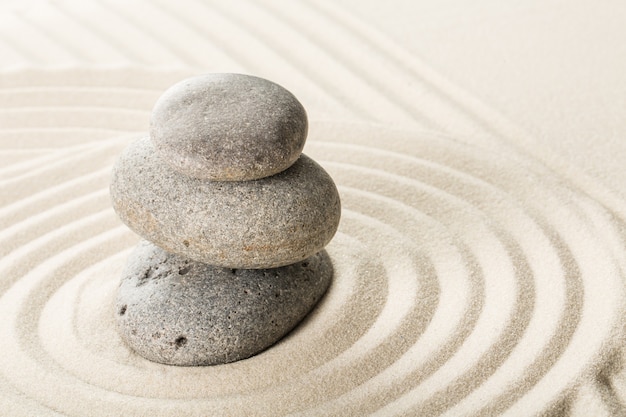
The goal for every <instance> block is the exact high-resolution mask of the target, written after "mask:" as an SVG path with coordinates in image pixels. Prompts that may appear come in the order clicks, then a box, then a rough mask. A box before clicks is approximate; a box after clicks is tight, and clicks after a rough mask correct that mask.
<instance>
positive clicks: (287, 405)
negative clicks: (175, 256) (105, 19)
mask: <svg viewBox="0 0 626 417" xmlns="http://www.w3.org/2000/svg"><path fill="white" fill-rule="evenodd" d="M86 74H87V72H85V73H84V74H83V75H84V78H80V77H79V78H78V79H76V78H74V79H73V82H72V84H71V85H70V86H68V85H67V84H65V85H64V84H63V82H65V81H64V79H63V77H59V78H58V80H57V81H58V85H55V84H54V83H55V82H56V81H55V79H54V77H49V78H46V82H45V83H47V84H46V85H41V86H40V87H38V86H37V85H35V86H30V87H27V88H26V87H25V88H20V87H19V82H17V83H13V84H11V85H9V86H4V87H3V89H0V98H2V100H3V106H1V107H0V108H1V110H0V120H2V121H3V124H2V129H0V158H2V161H3V165H2V168H1V169H0V189H1V191H2V193H1V195H0V202H1V206H0V225H1V227H2V229H1V230H0V251H1V252H0V256H1V258H0V276H1V277H2V279H1V280H0V317H2V318H3V319H2V321H0V335H1V337H0V351H1V352H2V355H0V379H1V381H0V410H2V411H3V412H5V414H7V415H12V416H32V415H37V416H46V415H51V416H58V415H63V416H66V415H68V416H85V417H86V416H111V415H125V416H144V415H152V416H180V415H186V416H205V415H268V416H269V415H283V414H296V415H298V414H301V415H333V416H335V415H347V416H362V415H369V414H372V415H380V416H389V415H428V416H431V415H433V416H434V415H448V416H458V415H499V414H502V415H511V416H527V415H535V414H539V413H543V412H548V413H551V414H552V415H578V416H583V415H584V416H587V415H611V414H618V413H619V412H620V410H621V407H622V405H621V404H620V396H621V387H624V380H625V379H624V376H623V375H622V374H621V373H620V366H619V363H620V355H621V350H620V349H619V348H620V346H619V345H618V343H619V342H620V341H621V340H622V336H623V331H622V324H621V317H622V314H623V308H624V288H623V271H624V267H625V265H626V263H625V258H624V240H623V239H624V235H623V230H624V229H623V228H624V224H623V223H622V221H621V220H619V219H617V218H616V217H614V216H612V214H611V213H610V212H609V211H608V210H606V209H605V208H604V207H603V206H602V205H601V204H600V203H598V202H596V201H593V200H591V199H589V198H588V197H586V194H584V193H583V192H581V191H580V190H577V189H576V188H575V187H573V186H571V185H570V184H569V183H568V182H566V181H564V180H562V179H560V178H556V177H555V176H554V174H552V173H551V172H550V171H548V170H547V169H546V168H544V167H543V166H542V165H541V164H539V163H537V162H535V161H533V160H532V159H531V158H530V157H528V156H525V155H522V154H519V153H517V152H514V151H512V150H510V151H507V152H503V151H502V148H501V147H498V151H497V152H495V151H494V150H493V149H491V148H487V147H479V146H470V145H467V144H464V143H462V142H460V141H458V140H456V139H455V138H454V137H448V136H440V135H436V134H433V133H428V132H423V131H401V130H392V129H388V128H384V127H381V126H376V125H365V124H352V125H351V124H337V123H324V122H315V121H313V122H312V124H311V128H310V138H309V141H308V143H307V146H306V148H305V153H307V154H309V155H310V156H312V157H314V158H315V159H316V160H319V161H320V163H321V164H322V165H323V166H324V167H325V168H326V169H327V170H328V171H329V172H330V173H331V175H332V176H333V178H334V179H335V181H336V183H337V184H338V187H339V190H340V193H341V197H342V203H343V213H342V216H343V217H342V221H341V224H340V228H339V232H338V234H337V236H336V237H335V239H334V240H333V241H332V242H331V244H330V246H329V247H328V252H329V254H330V256H331V258H332V259H333V262H334V264H335V271H336V275H335V278H334V282H333V284H332V286H331V288H330V290H329V292H328V294H327V295H326V296H325V298H324V299H323V301H322V303H321V304H320V305H319V307H318V308H316V309H315V311H314V312H313V314H311V315H310V316H309V317H308V318H307V319H306V320H305V321H304V322H303V323H302V324H301V325H300V326H299V327H298V328H297V329H296V330H295V331H294V332H292V333H291V334H290V335H289V336H288V337H287V338H286V339H284V340H283V341H281V342H280V343H279V344H278V345H276V346H274V347H273V348H271V349H269V350H267V351H265V352H263V353H262V354H260V355H258V356H255V357H253V358H250V359H248V360H244V361H240V362H236V363H233V364H228V365H223V366H216V367H205V368H177V367H168V366H163V365H158V364H154V363H150V362H148V361H146V360H144V359H142V358H140V357H138V356H136V355H134V354H133V353H132V352H130V351H129V350H128V349H127V348H126V347H125V346H124V345H123V343H122V342H121V340H120V339H119V337H118V335H117V333H116V331H115V328H114V319H113V314H114V310H113V303H112V300H113V296H114V293H115V290H116V286H117V284H118V281H119V276H120V272H121V268H122V267H123V264H124V262H125V258H126V256H127V255H128V253H129V250H130V249H131V248H132V246H133V245H134V244H135V243H136V242H137V240H138V238H137V237H136V236H134V235H133V234H132V233H131V232H130V231H129V230H128V229H126V228H125V227H124V226H122V225H121V223H120V222H119V221H118V220H117V218H116V216H115V214H114V213H113V211H112V209H111V208H110V203H109V201H108V194H107V187H108V181H109V174H110V167H111V164H112V163H113V161H114V159H115V158H116V156H117V155H118V154H119V152H120V151H121V149H122V148H123V147H124V146H125V145H126V144H127V143H128V142H129V141H130V140H132V138H133V137H135V135H137V134H141V133H140V132H141V131H142V129H143V126H144V123H145V120H144V118H145V117H147V114H148V111H149V108H150V105H151V103H152V101H153V100H154V98H156V96H158V94H159V91H160V90H161V89H162V88H163V87H165V86H167V85H168V84H170V83H171V82H172V81H174V80H176V79H178V78H180V74H175V73H172V74H169V75H168V74H162V73H161V74H154V73H152V74H150V73H146V74H142V73H141V72H140V71H139V72H137V71H135V72H133V71H129V73H128V74H126V76H125V77H122V81H121V82H119V84H116V80H117V81H120V79H119V78H117V79H113V80H111V79H107V78H106V76H103V75H102V74H100V75H99V78H98V77H93V74H92V75H91V76H88V75H86ZM118 75H119V74H118ZM16 85H18V87H16ZM122 85H125V86H126V87H122ZM129 85H130V86H132V87H128V86H129ZM7 90H10V91H7ZM32 103H35V104H36V105H33V104H32ZM68 116H69V117H68ZM5 122H6V123H5ZM132 132H136V133H134V134H130V135H129V133H132ZM15 138H19V140H15ZM622 398H623V396H622Z"/></svg>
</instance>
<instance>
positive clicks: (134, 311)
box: [116, 241, 333, 366]
mask: <svg viewBox="0 0 626 417" xmlns="http://www.w3.org/2000/svg"><path fill="white" fill-rule="evenodd" d="M332 273H333V268H332V263H331V261H330V258H329V257H328V254H327V253H326V252H325V251H322V252H319V253H317V254H315V255H314V256H312V257H310V258H308V259H307V260H305V261H303V262H299V263H297V264H295V265H289V266H284V267H281V268H275V269H237V270H235V269H228V268H219V267H214V266H210V265H207V264H202V263H199V262H194V261H190V260H187V259H185V258H182V257H180V256H178V255H172V254H169V253H167V252H165V251H163V250H162V249H160V248H158V247H156V246H155V245H153V244H151V243H149V242H146V241H142V242H141V243H140V244H139V245H138V247H137V248H136V249H135V251H134V252H133V254H132V255H131V256H130V258H129V263H128V264H127V266H126V270H125V271H124V274H123V278H122V282H121V284H120V287H119V290H118V295H117V300H116V313H117V314H116V317H117V324H118V329H119V333H120V335H121V336H122V338H123V339H124V340H125V342H126V343H127V344H128V345H129V346H130V347H131V348H132V349H133V350H134V351H135V352H137V353H138V354H139V355H141V356H143V357H145V358H146V359H149V360H151V361H154V362H159V363H165V364H170V365H187V366H192V365H214V364H222V363H227V362H232V361H236V360H239V359H244V358H247V357H250V356H252V355H254V354H256V353H259V352H260V351H262V350H264V349H266V348H268V347H269V346H271V345H273V344H274V343H276V342H277V341H278V340H280V339H281V338H282V337H283V336H285V335H286V334H287V333H288V332H289V331H290V330H291V329H293V328H294V327H295V326H296V325H297V324H298V323H299V322H300V321H302V319H303V318H304V317H305V316H306V315H307V314H308V313H309V311H310V310H311V309H312V308H313V307H314V306H315V305H316V304H317V302H318V301H319V300H320V299H321V297H322V296H323V295H324V293H325V292H326V289H327V288H328V286H329V284H330V282H331V279H332Z"/></svg>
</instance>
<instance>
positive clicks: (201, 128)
mask: <svg viewBox="0 0 626 417" xmlns="http://www.w3.org/2000/svg"><path fill="white" fill-rule="evenodd" d="M306 135H307V115H306V112H305V110H304V107H302V105H301V104H300V102H299V101H298V100H297V99H296V98H295V97H294V96H293V95H292V94H291V93H290V92H289V91H287V90H285V89H284V88H283V87H281V86H279V85H278V84H275V83H273V82H270V81H268V80H265V79H262V78H258V77H253V76H249V75H242V74H206V75H201V76H198V77H193V78H189V79H187V80H184V81H181V82H180V83H178V84H175V85H174V86H172V87H171V88H169V89H168V90H167V91H165V93H163V95H162V96H161V97H160V98H159V100H158V101H157V102H156V104H155V106H154V109H153V110H152V116H151V120H150V136H151V138H152V140H153V142H154V144H155V147H156V149H157V151H158V152H159V154H160V155H161V157H162V158H163V159H164V160H165V161H166V162H167V163H168V164H169V165H170V166H171V167H172V168H174V169H176V170H177V171H179V172H182V173H185V174H187V175H191V176H193V177H196V178H206V179H212V180H219V181H242V180H250V179H257V178H263V177H267V176H270V175H273V174H276V173H278V172H281V171H283V170H285V169H287V168H288V167H289V166H290V165H291V164H293V163H294V162H295V161H296V159H298V156H299V155H300V152H301V151H302V147H303V146H304V142H305V139H306Z"/></svg>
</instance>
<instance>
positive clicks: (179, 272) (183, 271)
mask: <svg viewBox="0 0 626 417" xmlns="http://www.w3.org/2000/svg"><path fill="white" fill-rule="evenodd" d="M187 272H189V267H188V266H185V267H183V268H180V269H179V270H178V274H179V275H185V274H186V273H187Z"/></svg>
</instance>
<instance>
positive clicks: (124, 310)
mask: <svg viewBox="0 0 626 417" xmlns="http://www.w3.org/2000/svg"><path fill="white" fill-rule="evenodd" d="M127 308H128V306H127V305H126V304H124V305H123V306H122V307H121V308H120V311H118V314H119V315H120V316H123V315H124V314H126V309H127Z"/></svg>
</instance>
